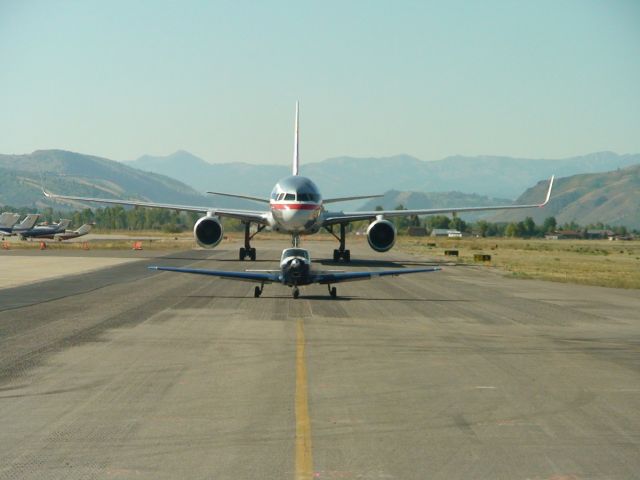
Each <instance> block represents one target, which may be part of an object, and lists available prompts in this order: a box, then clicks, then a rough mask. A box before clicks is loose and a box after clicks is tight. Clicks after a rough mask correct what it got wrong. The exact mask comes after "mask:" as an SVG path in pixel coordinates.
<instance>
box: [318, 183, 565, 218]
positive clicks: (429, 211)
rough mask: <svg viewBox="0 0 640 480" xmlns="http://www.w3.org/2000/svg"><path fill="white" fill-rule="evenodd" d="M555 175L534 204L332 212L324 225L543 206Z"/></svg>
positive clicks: (546, 201) (549, 195) (547, 201)
mask: <svg viewBox="0 0 640 480" xmlns="http://www.w3.org/2000/svg"><path fill="white" fill-rule="evenodd" d="M553 179H554V176H552V177H551V179H550V180H549V188H548V190H547V196H546V198H545V200H544V202H542V203H539V204H533V205H498V206H493V207H451V208H426V209H417V210H380V211H373V212H335V213H333V212H331V213H328V214H327V216H326V217H325V219H324V222H323V226H329V225H335V224H339V223H349V222H357V221H359V220H371V219H374V218H376V217H378V216H382V217H385V218H391V217H407V216H412V215H435V214H438V213H458V212H483V211H489V210H513V209H519V208H535V207H538V208H542V207H544V206H545V205H546V204H547V203H549V198H550V197H551V189H552V188H553Z"/></svg>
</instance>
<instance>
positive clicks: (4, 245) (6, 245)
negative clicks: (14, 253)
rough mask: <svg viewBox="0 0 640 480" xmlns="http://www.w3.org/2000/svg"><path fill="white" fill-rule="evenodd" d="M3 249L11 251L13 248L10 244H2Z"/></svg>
mask: <svg viewBox="0 0 640 480" xmlns="http://www.w3.org/2000/svg"><path fill="white" fill-rule="evenodd" d="M2 249H3V250H10V249H11V247H10V246H9V242H2Z"/></svg>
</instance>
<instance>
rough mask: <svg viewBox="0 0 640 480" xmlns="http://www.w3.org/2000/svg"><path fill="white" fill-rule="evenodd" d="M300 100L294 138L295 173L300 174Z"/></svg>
mask: <svg viewBox="0 0 640 480" xmlns="http://www.w3.org/2000/svg"><path fill="white" fill-rule="evenodd" d="M298 112H299V110H298V102H296V125H295V134H294V135H295V136H294V139H293V174H294V175H298V166H299V164H300V158H299V151H298V127H299V115H298Z"/></svg>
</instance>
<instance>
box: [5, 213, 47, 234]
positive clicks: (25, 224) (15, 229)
mask: <svg viewBox="0 0 640 480" xmlns="http://www.w3.org/2000/svg"><path fill="white" fill-rule="evenodd" d="M39 217H40V215H39V214H37V213H30V214H29V215H27V216H26V217H24V219H23V220H22V221H21V222H20V223H18V224H17V225H15V222H14V224H13V225H11V226H10V227H5V226H0V235H2V236H3V237H4V236H11V235H21V234H22V233H23V232H26V231H29V230H31V229H32V228H33V226H34V225H35V224H36V222H37V221H38V218H39ZM11 221H13V220H11ZM9 223H10V222H9Z"/></svg>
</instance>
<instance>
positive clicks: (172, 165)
mask: <svg viewBox="0 0 640 480" xmlns="http://www.w3.org/2000/svg"><path fill="white" fill-rule="evenodd" d="M636 163H640V154H635V155H618V154H616V153H613V152H599V153H592V154H589V155H583V156H578V157H572V158H567V159H557V160H539V159H522V158H511V157H499V156H477V157H463V156H453V157H447V158H445V159H442V160H438V161H433V162H426V161H422V160H419V159H417V158H415V157H412V156H410V155H396V156H392V157H383V158H354V157H336V158H330V159H327V160H324V161H322V162H316V163H305V162H304V160H303V162H302V164H301V166H300V172H301V174H302V175H306V176H309V177H311V178H312V179H313V180H314V182H316V183H317V184H318V186H319V187H320V189H321V191H322V193H323V195H324V196H325V197H333V196H345V195H362V194H377V193H382V192H386V191H388V190H390V189H394V190H399V191H421V192H425V191H429V192H448V191H459V192H464V193H476V194H479V195H488V196H492V197H501V198H511V199H513V198H516V197H517V196H518V195H520V194H521V193H522V192H523V191H524V190H525V189H527V188H529V187H530V186H531V185H534V184H535V183H536V182H538V181H539V180H542V179H545V178H549V177H550V176H551V175H553V174H555V175H556V176H557V177H564V176H570V175H575V174H579V173H597V172H606V171H610V170H614V169H616V168H624V167H627V166H629V165H633V164H636ZM127 164H128V165H130V166H133V167H136V168H140V169H142V170H147V171H151V172H156V173H160V174H163V175H169V176H171V177H174V178H176V179H178V180H180V181H181V182H184V183H186V184H188V185H191V186H192V187H194V188H195V189H197V190H201V191H206V190H211V189H218V190H223V191H228V192H230V193H238V192H243V193H247V194H250V195H260V196H266V195H268V193H269V192H270V191H271V188H272V187H273V184H274V183H275V182H276V180H277V179H279V178H280V177H282V176H285V175H288V174H289V173H290V166H289V161H288V159H287V160H283V163H282V165H248V164H243V163H215V164H212V163H207V162H205V161H204V160H202V159H200V158H198V157H195V156H194V155H191V154H189V153H188V152H184V151H180V152H176V153H174V154H172V155H169V156H166V157H151V156H144V157H141V158H140V159H138V160H135V161H132V162H128V163H127Z"/></svg>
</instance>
